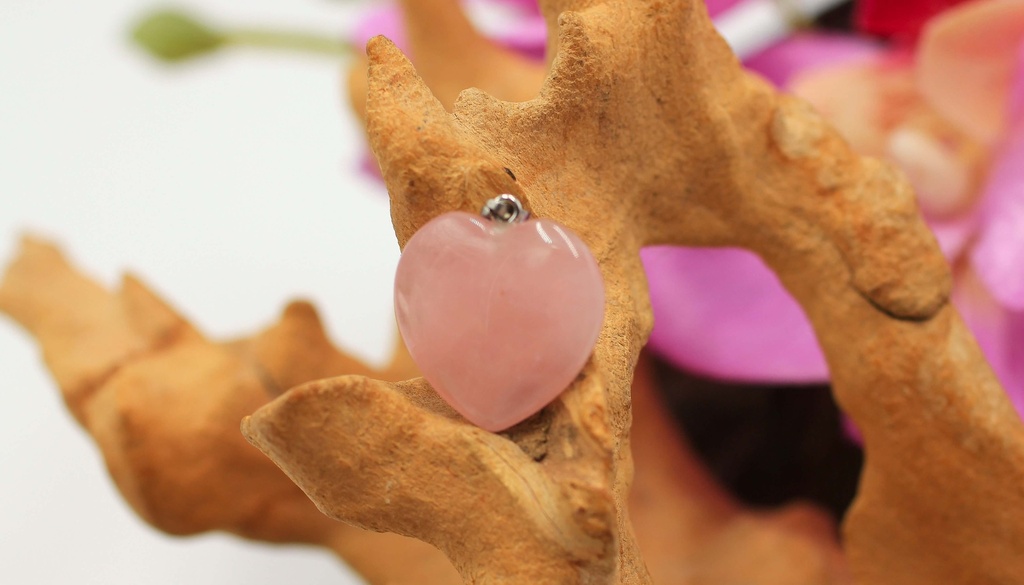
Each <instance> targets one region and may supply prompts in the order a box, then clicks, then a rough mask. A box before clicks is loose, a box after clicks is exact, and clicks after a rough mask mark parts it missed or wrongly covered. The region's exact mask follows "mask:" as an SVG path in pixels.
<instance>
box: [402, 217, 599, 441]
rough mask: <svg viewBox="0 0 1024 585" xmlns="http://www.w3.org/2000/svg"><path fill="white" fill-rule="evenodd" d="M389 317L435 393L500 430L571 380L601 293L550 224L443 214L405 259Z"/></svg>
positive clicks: (571, 237) (584, 259)
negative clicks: (394, 318) (509, 222)
mask: <svg viewBox="0 0 1024 585" xmlns="http://www.w3.org/2000/svg"><path fill="white" fill-rule="evenodd" d="M395 312H396V314H397V316H398V327H399V330H400V331H401V333H402V337H403V339H405V343H406V345H407V346H408V348H409V352H410V353H411V354H412V358H413V360H414V361H415V362H416V365H417V366H419V368H420V371H421V372H422V373H423V376H424V377H425V378H426V379H427V381H428V382H430V384H431V385H432V386H433V387H434V389H435V390H436V391H437V393H438V394H439V395H440V396H441V397H442V398H444V399H445V400H446V401H448V403H449V404H451V405H452V407H453V408H455V410H457V411H458V412H459V413H461V414H462V415H463V416H464V417H466V419H467V420H469V421H470V422H472V423H474V424H476V425H478V426H480V427H482V428H484V429H486V430H489V431H500V430H502V429H506V428H508V427H510V426H512V425H514V424H516V423H518V422H520V421H522V420H523V419H525V418H527V417H529V416H530V415H532V414H534V413H536V412H537V411H539V410H540V409H542V408H544V406H545V405H547V404H548V403H549V402H551V401H552V400H554V399H555V398H556V397H557V396H558V395H559V394H560V393H561V392H562V391H563V390H564V389H565V388H566V387H567V386H568V385H569V384H570V383H571V382H572V381H573V379H575V377H576V376H577V374H579V372H580V370H581V369H582V368H583V366H584V364H585V363H586V361H587V358H588V357H589V356H590V353H591V352H592V351H593V349H594V344H595V343H596V342H597V336H598V334H599V333H600V330H601V323H602V321H603V318H604V286H603V283H602V280H601V272H600V270H599V269H598V267H597V262H595V261H594V257H593V256H592V255H591V253H590V250H588V249H587V246H586V245H585V244H584V243H583V242H582V241H581V240H580V239H579V237H578V236H576V234H574V233H572V232H570V231H569V230H568V229H566V228H565V227H562V226H561V225H559V224H557V223H555V222H553V221H550V220H547V219H537V220H530V221H526V222H524V223H519V224H513V225H506V224H502V223H499V222H491V221H488V220H486V219H483V218H481V217H479V216H476V215H470V214H468V213H463V212H451V213H446V214H444V215H441V216H439V217H437V218H435V219H433V220H431V221H430V222H428V223H427V224H426V225H424V226H423V227H422V228H421V229H420V230H419V231H418V232H416V234H415V235H414V236H413V237H412V239H410V240H409V242H408V244H407V245H406V247H405V250H404V251H403V252H402V258H401V260H400V261H399V263H398V272H397V274H396V276H395Z"/></svg>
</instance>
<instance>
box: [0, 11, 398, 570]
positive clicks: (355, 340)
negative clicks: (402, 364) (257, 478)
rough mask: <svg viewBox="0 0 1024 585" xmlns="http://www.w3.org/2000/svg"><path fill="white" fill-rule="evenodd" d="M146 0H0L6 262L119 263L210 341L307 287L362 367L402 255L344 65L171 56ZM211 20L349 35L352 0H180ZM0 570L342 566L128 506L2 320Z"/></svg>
mask: <svg viewBox="0 0 1024 585" xmlns="http://www.w3.org/2000/svg"><path fill="white" fill-rule="evenodd" d="M157 1H158V0H90V1H88V2H77V1H72V0H0V265H6V264H7V262H8V261H9V260H10V259H11V257H12V255H13V253H14V251H15V248H16V241H17V238H18V236H19V234H21V233H23V232H26V231H28V232H33V233H37V234H42V235H45V236H47V237H50V238H53V239H55V240H56V241H58V242H59V243H60V244H61V245H62V246H63V247H64V249H65V251H66V252H68V253H69V255H70V256H71V258H72V259H73V261H74V262H75V263H76V264H77V265H78V266H79V267H81V268H83V269H85V270H86V271H88V272H89V273H91V274H92V275H94V276H95V277H96V278H98V279H100V280H101V281H102V282H105V283H107V284H108V285H112V284H114V283H116V282H117V279H118V277H119V274H120V273H121V272H122V271H124V270H126V269H130V270H131V271H133V272H135V273H136V274H138V275H140V276H141V277H142V278H143V280H144V281H145V282H147V283H149V284H150V285H152V286H153V287H154V288H155V289H156V290H157V291H159V292H160V293H161V294H162V295H163V296H164V297H165V298H166V299H168V300H170V301H171V302H172V303H173V304H174V305H175V306H176V307H177V308H179V309H180V310H181V311H182V312H183V313H184V314H185V315H186V316H187V317H189V318H190V319H191V320H192V321H193V323H195V324H196V325H198V326H199V327H201V328H202V329H203V330H204V331H205V332H206V333H208V334H209V335H211V336H214V337H218V338H220V337H231V336H238V335H245V334H249V333H250V332H253V331H255V330H257V329H259V328H261V327H262V326H264V325H266V324H268V323H270V322H271V321H273V320H274V319H275V318H276V316H277V314H278V311H279V310H280V309H281V308H282V307H283V306H284V304H285V303H286V301H287V300H289V299H291V298H295V297H304V298H308V299H311V300H313V301H314V302H315V303H316V304H317V306H318V307H319V308H320V309H321V312H322V315H323V316H324V317H325V320H326V321H327V325H328V327H329V329H330V332H331V334H332V336H333V339H334V340H335V341H336V342H338V343H339V344H341V345H342V346H343V347H345V348H346V349H348V350H350V351H352V352H354V353H356V354H357V355H359V356H362V357H364V358H366V359H368V360H370V361H372V362H374V363H380V362H382V361H384V359H385V358H386V354H387V353H388V349H389V348H390V347H391V344H392V340H393V335H394V330H393V324H392V323H393V317H392V308H391V278H392V275H393V271H394V266H395V262H396V261H397V257H398V249H397V245H396V243H395V240H394V234H393V232H392V231H391V228H390V221H389V217H388V205H387V200H386V196H385V195H384V192H383V188H382V187H381V186H379V185H377V184H376V183H374V182H373V181H371V180H369V179H367V178H365V177H363V176H362V175H360V173H359V172H358V171H357V170H356V169H357V165H358V157H359V153H360V151H361V149H362V139H361V131H360V130H359V128H358V126H357V123H356V121H355V120H354V119H353V117H352V116H351V115H350V114H349V113H348V111H347V106H346V104H345V103H344V99H343V97H342V96H343V93H342V91H341V79H342V76H341V71H342V69H343V67H344V63H342V62H340V61H338V60H331V59H327V58H317V57H311V56H295V55H282V54H269V53H263V52H258V51H250V50H244V51H241V50H234V51H231V50H229V51H227V52H225V53H224V54H220V55H217V56H214V57H211V58H206V59H203V60H201V61H199V62H195V63H191V64H188V65H185V66H182V67H166V66H161V65H160V64H158V63H156V62H154V61H153V60H151V59H150V58H148V57H147V56H145V55H143V54H141V53H140V52H139V51H137V50H136V49H134V47H132V46H131V45H130V43H129V42H128V40H127V29H128V26H129V24H130V23H131V22H132V21H133V20H134V19H135V18H136V17H137V16H138V15H139V14H140V12H142V11H144V10H145V9H147V8H150V7H152V6H153V4H152V2H157ZM176 3H177V4H178V5H183V6H192V7H194V8H195V10H196V11H197V12H199V13H201V14H204V15H208V16H210V17H212V18H213V19H215V20H217V21H219V22H225V23H235V24H251V25H257V24H261V23H271V24H274V25H276V26H278V27H289V26H291V27H297V28H303V29H307V30H311V31H319V32H322V33H325V34H331V35H338V36H343V34H344V31H345V30H346V29H347V28H348V27H350V26H351V23H352V22H353V17H354V16H353V15H354V14H356V13H357V12H358V10H359V6H358V5H357V4H358V3H356V2H333V1H328V0H303V1H299V2H295V1H291V2H288V1H285V0H246V1H245V2H239V1H230V0H203V1H202V2H199V1H197V0H196V1H191V2H190V1H180V2H177V0H176ZM0 392H2V396H3V402H2V407H0V581H2V582H4V583H10V584H35V583H42V584H51V583H53V584H64V583H67V584H74V585H80V584H81V585H84V584H87V583H95V584H104V585H118V584H132V585H138V584H143V585H162V584H188V585H206V584H211V585H212V584H217V585H230V584H233V583H238V584H241V583H247V584H270V583H305V584H311V583H333V584H342V585H345V584H349V583H357V582H358V581H357V580H356V579H355V578H354V577H351V576H349V575H348V573H347V571H346V569H345V568H344V567H343V566H342V565H341V563H339V562H338V561H337V560H336V559H335V558H334V557H332V556H330V555H329V554H327V553H326V552H322V551H318V550H314V549H308V548H300V547H270V546H263V545H258V544H252V543H245V542H242V541H240V540H237V539H235V538H233V537H230V536H225V535H206V536H201V537H196V538H188V539H178V538H171V537H166V536H164V535H162V534H160V533H158V532H156V531H155V530H153V529H151V528H149V527H148V526H147V525H145V524H143V523H142V522H141V521H140V520H138V519H137V518H136V517H135V516H134V514H133V513H132V512H131V510H130V509H129V508H128V506H127V505H125V504H124V503H123V502H122V500H121V498H120V497H119V495H118V494H117V492H116V490H115V488H114V487H113V484H112V483H111V481H110V480H109V479H108V477H107V475H106V472H105V470H104V468H103V465H102V461H101V459H100V457H99V455H98V453H97V451H96V449H95V448H94V446H93V445H92V443H91V441H90V440H89V439H88V437H87V436H86V434H85V433H84V432H83V431H82V430H80V429H79V428H78V427H77V426H76V424H75V423H74V421H73V420H72V419H71V417H70V416H69V415H68V414H67V413H66V412H65V410H64V407H63V405H62V404H61V401H60V398H59V395H58V392H57V389H56V388H55V387H54V384H53V382H52V380H51V379H50V377H49V375H48V374H47V372H46V370H45V369H44V368H43V367H42V365H41V360H40V357H39V354H38V352H37V349H36V346H35V344H34V342H33V340H32V339H31V338H30V337H28V336H27V335H26V334H24V333H23V332H22V331H21V330H20V329H18V328H17V327H16V326H15V324H14V323H13V322H12V321H10V320H9V319H6V318H4V317H0Z"/></svg>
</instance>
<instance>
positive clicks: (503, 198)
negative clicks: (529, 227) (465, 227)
mask: <svg viewBox="0 0 1024 585" xmlns="http://www.w3.org/2000/svg"><path fill="white" fill-rule="evenodd" d="M480 215H482V216H484V217H485V218H487V219H489V220H491V221H499V222H501V223H508V224H513V223H520V222H523V221H526V220H527V218H529V217H530V212H529V211H526V208H524V207H523V204H522V202H520V201H519V199H517V198H516V196H515V195H509V194H508V193H502V194H501V195H498V196H497V197H495V198H493V199H488V200H487V203H484V207H483V209H481V210H480Z"/></svg>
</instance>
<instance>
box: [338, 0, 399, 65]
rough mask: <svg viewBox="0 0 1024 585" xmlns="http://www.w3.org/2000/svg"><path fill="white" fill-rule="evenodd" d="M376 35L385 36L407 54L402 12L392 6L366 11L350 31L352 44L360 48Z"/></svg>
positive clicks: (386, 5)
mask: <svg viewBox="0 0 1024 585" xmlns="http://www.w3.org/2000/svg"><path fill="white" fill-rule="evenodd" d="M377 35H384V36H386V37H387V38H388V39H390V40H391V42H393V43H395V44H396V45H398V47H399V48H400V49H402V51H403V52H404V53H406V54H408V49H409V47H408V45H406V42H405V28H404V26H403V24H402V12H401V10H399V8H398V7H397V6H395V5H394V4H385V5H383V6H380V7H378V8H373V9H371V10H368V11H367V12H366V13H365V14H364V15H363V17H362V19H361V20H360V21H359V24H357V25H356V27H355V28H354V29H353V31H352V44H353V46H356V47H360V48H362V47H365V46H366V43H367V41H369V40H370V39H372V38H373V37H375V36H377Z"/></svg>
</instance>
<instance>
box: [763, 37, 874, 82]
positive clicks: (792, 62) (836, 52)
mask: <svg viewBox="0 0 1024 585" xmlns="http://www.w3.org/2000/svg"><path fill="white" fill-rule="evenodd" d="M882 52H883V49H882V47H881V46H880V45H879V44H878V43H876V42H874V41H871V40H869V39H864V38H859V37H854V36H851V35H841V34H830V33H814V32H807V33H799V34H796V35H793V36H791V37H789V38H788V39H786V40H784V41H782V42H780V43H777V44H775V45H773V46H771V47H769V48H768V49H765V50H764V51H762V52H761V53H758V54H757V55H754V56H753V57H750V58H749V59H747V60H746V61H745V63H744V65H746V67H747V69H750V70H751V71H756V72H757V73H760V74H761V75H762V76H764V77H765V78H766V79H768V80H769V81H771V82H772V83H774V84H775V85H778V86H780V87H783V86H785V85H787V84H788V83H789V81H790V79H792V78H793V76H794V75H796V74H797V73H802V72H805V71H810V70H813V69H817V68H821V67H835V66H837V65H842V64H849V63H852V62H855V61H861V60H868V59H871V58H872V57H877V56H879V55H881V53H882Z"/></svg>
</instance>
